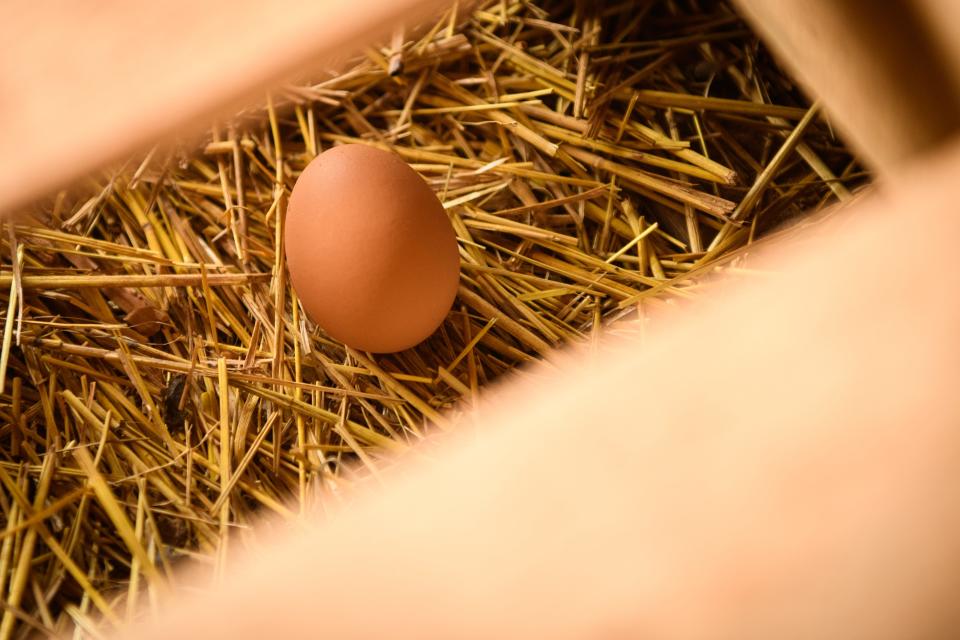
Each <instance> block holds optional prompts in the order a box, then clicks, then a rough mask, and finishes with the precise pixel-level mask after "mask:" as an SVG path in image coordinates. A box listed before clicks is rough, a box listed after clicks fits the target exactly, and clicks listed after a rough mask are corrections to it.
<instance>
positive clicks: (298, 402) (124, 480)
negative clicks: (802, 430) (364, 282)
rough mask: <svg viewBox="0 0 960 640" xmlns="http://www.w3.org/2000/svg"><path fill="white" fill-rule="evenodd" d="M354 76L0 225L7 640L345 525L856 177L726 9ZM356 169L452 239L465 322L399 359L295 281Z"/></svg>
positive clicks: (94, 180)
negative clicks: (359, 499)
mask: <svg viewBox="0 0 960 640" xmlns="http://www.w3.org/2000/svg"><path fill="white" fill-rule="evenodd" d="M341 69H343V70H342V71H341V72H338V73H330V74H328V75H325V76H324V77H321V78H319V79H311V80H309V81H304V82H301V83H297V84H295V85H290V86H286V87H283V88H282V89H280V90H278V91H276V92H274V93H272V94H271V95H270V96H268V97H267V100H266V103H265V105H264V106H263V107H262V108H256V109H251V110H249V111H247V112H245V113H242V114H240V115H239V116H238V117H237V118H236V119H235V120H234V121H232V122H229V123H225V124H221V125H217V126H213V127H212V130H211V131H210V134H209V138H208V139H207V140H206V141H205V143H204V144H202V145H201V147H200V148H199V149H198V150H194V151H192V152H190V153H183V152H170V151H169V150H156V151H154V152H152V153H150V154H148V155H147V156H146V157H145V158H142V159H138V160H136V161H131V162H130V163H128V164H126V165H124V166H122V167H119V168H115V169H113V170H111V171H108V172H103V173H99V174H97V175H94V176H91V177H90V178H89V179H88V180H87V181H86V183H84V184H82V185H79V186H77V187H76V188H75V189H73V190H70V191H65V192H63V193H60V194H58V195H57V196H56V197H55V198H53V199H51V200H50V201H48V202H44V203H41V204H39V205H38V206H37V207H36V209H35V211H33V212H32V219H31V220H30V221H29V222H21V223H18V224H16V225H10V224H8V225H6V227H7V228H6V229H5V233H4V234H3V236H4V246H3V248H2V249H3V255H4V259H5V260H6V261H7V262H5V266H4V268H3V272H2V274H0V290H2V294H0V295H2V296H5V297H4V299H3V300H2V304H0V308H2V309H5V310H6V316H5V319H4V322H3V327H4V333H3V343H2V358H0V419H2V425H3V426H2V430H0V456H2V461H0V485H2V489H0V510H2V525H3V526H2V531H0V601H2V602H3V603H4V605H3V614H2V622H0V640H5V639H6V638H8V637H24V636H26V635H29V634H30V633H32V632H34V631H40V632H42V633H45V634H52V633H55V632H56V633H62V632H65V631H69V630H71V629H73V630H74V632H75V633H77V634H79V635H80V636H83V635H96V633H97V629H102V628H104V627H103V626H102V625H106V626H107V627H109V626H110V625H112V624H115V623H117V622H119V621H122V620H123V619H125V618H127V617H129V616H130V615H132V612H133V611H134V609H135V607H136V605H137V603H138V602H143V601H145V600H148V599H147V598H146V597H145V596H143V595H141V593H140V592H141V591H142V590H144V589H146V590H148V591H152V590H155V589H157V588H159V585H161V584H164V583H166V582H170V581H173V580H174V578H173V575H172V573H171V571H172V569H173V566H174V565H175V564H176V561H177V560H178V559H180V558H194V559H199V560H201V561H204V562H206V563H207V564H208V565H209V566H210V567H211V570H212V571H214V572H215V571H217V570H218V569H220V568H222V565H223V561H224V558H225V557H226V555H225V550H226V549H227V548H228V546H229V545H228V542H229V544H230V545H233V546H237V545H242V541H243V538H244V536H245V535H247V534H248V528H247V525H248V524H249V523H250V522H251V520H252V518H253V516H254V514H257V513H262V512H265V511H266V512H271V513H274V514H277V515H279V516H280V517H282V518H294V517H296V516H297V513H298V512H299V511H300V510H303V509H305V508H308V507H310V506H311V505H316V504H318V503H319V504H321V505H322V504H323V503H324V502H325V501H329V500H339V499H341V496H342V495H343V491H342V490H343V489H344V488H347V487H349V486H350V485H351V484H352V483H355V482H357V481H358V480H361V479H363V478H365V477H369V476H375V475H376V474H377V473H378V470H379V469H381V468H382V466H383V465H384V464H387V463H388V462H389V460H391V459H392V457H393V456H394V454H396V453H398V452H402V451H404V450H406V449H408V448H410V447H412V446H414V445H416V444H417V443H418V442H419V441H420V440H421V439H422V438H423V437H424V436H425V435H426V434H427V433H429V432H430V431H431V430H433V429H435V428H438V427H439V428H447V427H448V426H449V425H450V421H451V416H454V415H455V414H456V412H457V411H461V410H463V409H465V408H467V407H469V406H470V405H472V404H473V403H475V402H476V399H477V395H478V390H479V389H480V388H481V387H483V386H484V385H485V384H487V383H489V382H490V381H491V380H494V379H496V378H498V377H500V376H502V375H504V374H505V373H506V372H510V371H514V370H515V369H516V368H517V367H518V366H519V365H523V364H524V363H527V362H530V361H533V360H537V359H539V358H542V357H544V355H545V354H547V353H548V352H550V351H551V350H552V349H555V348H557V347H558V346H560V345H562V344H564V343H570V342H578V341H584V340H590V339H592V338H594V337H595V336H596V335H597V332H598V331H599V330H600V328H601V327H602V326H604V325H605V324H608V323H609V322H611V321H613V320H617V319H621V320H626V321H632V322H633V323H634V324H642V322H643V318H644V316H645V314H646V312H647V310H648V309H649V308H651V307H653V306H656V305H657V304H668V303H669V301H670V300H671V299H674V298H676V297H677V296H682V297H686V298H690V297H695V296H697V295H698V294H699V292H700V290H701V280H702V278H703V276H704V275H705V274H707V273H709V272H710V271H712V270H715V269H716V268H717V267H718V265H720V264H723V263H724V262H725V261H726V262H727V263H728V264H729V262H730V260H731V257H735V256H737V255H738V254H739V253H741V252H742V251H743V249H744V248H745V247H749V246H750V245H751V243H753V242H754V241H756V240H757V239H759V238H761V237H763V236H764V235H765V234H767V233H768V232H769V230H770V229H773V228H777V227H782V226H783V224H784V223H785V222H786V221H788V220H790V219H793V218H796V217H797V216H799V215H800V214H802V213H803V212H808V211H816V210H818V209H820V208H822V207H823V206H824V205H826V204H828V203H830V202H834V201H837V200H840V201H842V200H845V199H848V198H849V197H850V195H851V191H852V190H853V189H855V188H856V187H857V186H858V185H860V184H862V183H864V182H865V181H866V179H867V177H866V176H865V175H864V174H863V172H862V171H861V170H860V168H859V165H858V164H857V162H856V160H855V159H854V158H853V157H852V156H851V154H850V153H849V152H848V151H847V150H846V149H845V148H844V147H843V146H842V144H841V143H840V142H838V141H837V140H836V139H835V138H834V136H833V134H832V132H831V130H830V128H829V126H828V123H827V122H826V121H825V120H824V119H823V118H821V117H818V114H817V108H816V106H815V105H813V106H811V105H810V104H809V102H807V101H806V100H805V98H804V97H803V96H802V95H801V94H800V93H799V92H798V90H797V89H796V87H795V86H794V85H793V83H792V82H791V81H790V80H789V78H787V77H786V76H785V75H784V74H783V73H782V72H781V71H780V69H778V68H777V67H776V65H775V64H774V63H773V62H772V61H771V59H770V57H769V55H768V54H767V53H766V52H765V51H764V49H763V47H762V46H760V45H759V43H758V41H757V38H756V37H755V36H754V35H753V34H752V33H751V32H750V31H749V29H747V27H746V26H745V25H744V23H743V22H742V21H741V19H740V18H739V17H738V16H737V15H736V14H735V13H734V12H733V11H732V10H731V9H730V8H729V7H728V6H727V5H726V4H714V3H706V4H704V5H703V6H699V3H697V2H695V1H694V0H690V2H680V1H673V0H667V1H658V2H640V3H636V2H619V3H616V2H608V3H589V2H583V3H574V2H558V3H550V6H541V5H538V4H536V3H533V2H526V1H524V2H518V1H514V0H506V1H499V0H498V1H496V2H487V3H484V4H481V5H480V6H479V8H476V9H475V10H473V11H472V13H470V14H469V15H465V14H462V13H461V12H458V9H457V8H456V7H455V8H454V9H452V10H451V11H449V12H448V13H446V14H445V15H443V16H442V18H441V19H439V20H438V21H437V22H436V23H435V24H428V25H425V26H424V28H421V29H419V30H416V31H410V32H407V33H405V32H404V31H403V30H398V31H397V32H396V33H395V34H394V36H393V37H392V38H391V39H390V41H389V42H388V43H386V44H385V45H384V46H381V47H379V48H371V49H369V50H367V51H365V52H364V53H363V55H360V56H359V57H357V58H355V59H353V60H351V61H350V62H349V63H348V64H347V65H345V66H343V67H341ZM346 142H351V143H363V144H370V145H376V146H379V147H382V148H386V149H391V150H393V151H395V152H396V153H398V154H399V155H400V156H401V157H402V158H403V159H404V160H406V161H407V162H409V163H410V164H411V165H412V166H413V167H414V168H415V169H416V170H417V171H419V172H420V174H421V175H422V176H423V177H424V179H426V180H427V182H428V183H429V184H430V185H431V186H432V187H433V188H434V189H435V191H436V193H437V194H438V196H439V197H440V199H441V200H442V201H443V203H444V206H445V208H446V210H447V212H448V213H449V216H450V220H451V221H452V223H453V225H454V227H455V229H456V232H457V235H458V236H459V240H460V250H461V257H462V280H461V282H462V286H461V290H460V295H459V297H458V299H457V301H456V304H455V306H454V309H453V311H452V312H451V313H450V315H449V317H448V319H447V320H446V322H445V324H444V325H443V326H442V328H441V329H440V330H439V331H437V333H436V334H435V335H434V336H433V337H431V338H430V339H429V340H427V341H426V342H425V343H423V344H422V345H420V346H419V347H417V348H414V349H411V350H408V351H406V352H403V353H398V354H393V355H386V356H376V357H375V356H372V355H370V354H364V353H357V352H354V351H352V350H350V349H348V348H345V347H344V346H343V345H342V344H338V343H336V342H335V341H333V340H331V339H329V338H328V337H327V336H325V335H324V333H323V332H322V330H320V329H318V328H317V327H315V326H313V325H312V324H311V323H310V322H309V320H308V319H307V318H305V317H304V315H303V313H302V311H301V310H300V307H299V304H298V302H297V297H296V292H295V291H293V290H292V289H291V288H290V285H289V281H288V279H287V277H286V274H285V270H284V264H283V258H282V256H283V252H282V246H281V242H282V240H281V238H282V228H283V220H284V207H285V202H286V197H287V195H288V194H289V192H290V190H291V188H292V187H293V184H294V182H295V180H296V178H297V175H298V173H299V172H300V171H301V170H302V169H303V168H304V167H305V166H306V164H307V163H308V162H309V161H310V160H311V159H312V158H313V157H314V156H315V155H316V154H318V153H319V152H320V151H322V150H323V149H324V148H327V147H329V146H330V145H335V144H339V143H346ZM358 259H363V258H362V256H359V257H358ZM705 357H709V355H708V354H705ZM149 601H150V602H152V599H149Z"/></svg>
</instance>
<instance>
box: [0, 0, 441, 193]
mask: <svg viewBox="0 0 960 640" xmlns="http://www.w3.org/2000/svg"><path fill="white" fill-rule="evenodd" d="M438 4H442V3H438V2H437V1H436V0H389V1H383V0H313V1H302V0H270V1H267V0H230V1H226V0H220V1H213V0H207V1H204V2H194V1H193V0H164V1H163V2H125V1H123V0H104V1H102V2H68V1H65V0H33V1H31V2H26V3H24V2H15V3H3V4H2V5H0V42H2V43H3V49H4V51H3V55H2V56H0V212H3V211H7V210H10V209H14V208H16V207H19V206H22V205H24V204H25V203H27V202H29V201H30V200H32V199H34V198H37V197H40V196H42V195H43V194H46V193H49V192H51V191H52V190H53V189H56V188H58V187H61V186H64V185H66V184H67V183H68V182H70V181H71V180H74V179H76V178H78V177H79V176H82V175H85V174H87V173H89V172H90V171H91V170H92V169H94V168H95V167H98V166H103V165H105V164H106V163H109V162H111V161H114V160H117V159H120V158H124V157H126V156H129V155H131V154H132V153H134V152H136V151H139V150H142V149H144V148H145V147H146V146H147V145H149V144H153V143H155V142H156V141H158V140H161V139H163V138H164V136H169V134H171V133H173V132H178V133H179V132H183V133H190V132H191V131H192V129H191V126H193V124H194V123H197V122H201V121H202V120H203V119H206V120H207V121H209V119H211V118H213V117H215V116H217V115H221V114H229V110H230V108H231V107H236V106H238V105H242V104H243V101H244V100H246V99H250V98H251V97H252V96H253V95H254V94H255V93H256V92H261V91H263V90H264V89H266V88H268V87H270V86H272V85H273V84H274V83H276V82H278V81H279V80H282V79H284V78H287V77H290V76H291V75H293V74H295V73H297V72H303V71H305V70H309V68H310V67H311V66H314V67H315V66H316V65H317V64H318V62H319V61H322V60H329V59H330V58H331V57H332V56H335V55H336V56H342V55H343V54H346V53H350V52H354V51H356V50H357V48H358V47H360V46H362V45H363V44H365V43H366V42H368V41H369V40H368V39H369V38H372V37H375V36H378V35H380V34H381V33H384V32H388V31H389V29H390V27H392V26H393V25H395V24H398V23H400V22H401V21H408V20H414V19H417V18H420V17H423V16H424V14H425V12H427V11H429V10H430V9H431V8H436V7H437V6H438Z"/></svg>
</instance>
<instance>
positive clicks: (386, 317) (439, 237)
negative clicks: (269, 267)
mask: <svg viewBox="0 0 960 640" xmlns="http://www.w3.org/2000/svg"><path fill="white" fill-rule="evenodd" d="M284 242H285V244H286V256H287V266H288V268H289V271H290V280H291V282H292V283H293V287H294V289H295V290H296V292H297V295H298V296H299V298H300V302H301V304H302V305H303V309H304V311H306V313H307V315H308V316H310V318H311V319H312V320H313V321H314V322H316V323H317V324H318V325H320V327H321V328H323V330H324V331H326V332H327V334H328V335H329V336H331V337H332V338H334V339H336V340H339V341H341V342H343V343H345V344H347V345H349V346H351V347H353V348H354V349H359V350H362V351H373V352H377V353H390V352H394V351H400V350H402V349H407V348H409V347H412V346H414V345H416V344H418V343H419V342H421V341H423V340H424V339H426V338H427V337H429V336H430V334H432V333H433V332H434V331H435V330H436V329H437V327H439V326H440V323H442V322H443V319H444V318H445V317H446V315H447V313H448V312H449V311H450V306H451V305H452V304H453V300H454V297H455V296H456V293H457V286H458V283H459V276H460V257H459V251H458V247H457V240H456V235H455V234H454V231H453V227H452V226H451V225H450V220H449V218H447V214H446V212H445V211H444V210H443V205H441V204H440V201H439V200H437V197H436V196H435V195H434V193H433V191H432V190H431V189H430V187H429V186H428V185H427V183H426V182H424V181H423V179H422V178H421V177H420V176H419V175H417V173H416V172H415V171H414V170H413V169H411V168H410V167H409V166H408V165H407V164H406V163H405V162H404V161H403V160H401V159H400V158H399V157H398V156H397V155H395V154H393V153H390V152H387V151H381V150H380V149H376V148H374V147H368V146H365V145H360V144H351V145H344V146H340V147H334V148H332V149H329V150H328V151H325V152H323V153H322V154H320V155H319V156H317V157H316V158H315V159H314V160H313V162H311V163H310V164H309V165H308V166H307V168H306V169H305V170H304V171H303V173H302V174H301V175H300V177H299V178H298V179H297V183H296V185H295V186H294V188H293V193H292V194H291V195H290V203H289V206H288V207H287V217H286V231H285V233H284Z"/></svg>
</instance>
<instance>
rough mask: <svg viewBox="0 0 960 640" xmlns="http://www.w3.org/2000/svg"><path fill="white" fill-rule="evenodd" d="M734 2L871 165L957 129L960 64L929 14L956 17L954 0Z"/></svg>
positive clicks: (887, 164) (886, 169)
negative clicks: (934, 11)
mask: <svg viewBox="0 0 960 640" xmlns="http://www.w3.org/2000/svg"><path fill="white" fill-rule="evenodd" d="M738 4H739V5H740V7H741V8H742V9H743V10H744V13H745V14H746V15H747V16H748V17H749V18H751V20H752V22H753V25H754V27H756V28H757V30H758V31H759V33H760V35H761V36H763V37H764V40H765V41H766V43H767V44H768V45H769V46H770V48H771V49H772V50H773V51H774V53H776V54H778V58H779V59H780V60H781V62H782V63H783V64H784V65H785V66H786V67H787V68H789V69H790V71H792V72H793V74H794V75H795V76H796V77H797V78H798V79H799V80H800V81H801V82H802V83H803V84H804V85H805V86H806V88H807V89H808V90H809V91H810V92H811V93H812V94H813V95H814V96H816V97H818V98H819V99H821V100H822V101H823V103H824V105H825V107H826V110H827V112H828V113H829V114H830V115H831V116H832V118H833V120H834V121H835V122H836V123H837V125H838V126H839V128H840V129H841V130H842V132H843V133H844V134H845V137H847V138H848V140H849V142H850V143H851V144H852V145H853V146H855V147H856V148H857V149H858V151H859V152H860V153H861V154H862V156H863V157H864V158H865V159H866V161H867V162H868V163H869V164H870V165H872V168H874V169H876V170H878V171H880V172H881V173H890V172H891V171H892V170H893V169H894V168H896V167H897V166H899V165H900V163H901V162H903V161H904V160H906V159H909V158H911V157H912V156H914V155H915V154H918V153H921V152H923V151H926V150H928V149H931V148H933V147H935V146H937V145H939V144H940V143H942V142H944V141H946V140H948V139H949V138H950V137H951V136H952V134H954V133H955V132H957V131H958V130H960V88H958V77H960V76H958V75H957V73H956V71H958V70H960V65H956V66H955V65H954V64H953V63H952V62H951V57H952V56H951V54H950V52H949V51H947V50H946V49H945V47H944V46H943V38H941V37H939V36H937V35H936V34H935V33H934V31H933V30H931V28H930V23H929V19H928V17H927V16H928V9H929V8H930V7H936V8H937V10H938V11H939V15H940V16H941V17H943V16H952V19H953V20H954V21H956V20H957V19H958V18H957V16H956V15H955V14H956V9H957V7H956V4H957V3H956V2H954V1H953V0H922V4H923V5H926V7H922V6H920V5H921V2H916V3H915V2H910V1H909V0H884V1H883V2H872V1H870V0H817V1H811V0H778V1H777V2H771V1H770V0H738ZM957 51H960V49H957Z"/></svg>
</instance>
